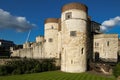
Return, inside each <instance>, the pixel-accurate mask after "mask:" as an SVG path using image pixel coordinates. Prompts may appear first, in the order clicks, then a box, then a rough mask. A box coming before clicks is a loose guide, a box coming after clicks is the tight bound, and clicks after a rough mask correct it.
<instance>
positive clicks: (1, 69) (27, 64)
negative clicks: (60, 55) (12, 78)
mask: <svg viewBox="0 0 120 80" xmlns="http://www.w3.org/2000/svg"><path fill="white" fill-rule="evenodd" d="M54 62H55V60H54V59H43V60H35V59H20V60H14V61H8V62H7V63H6V64H5V65H4V66H0V75H8V74H25V73H37V72H44V71H51V70H56V69H57V68H56V66H55V64H54Z"/></svg>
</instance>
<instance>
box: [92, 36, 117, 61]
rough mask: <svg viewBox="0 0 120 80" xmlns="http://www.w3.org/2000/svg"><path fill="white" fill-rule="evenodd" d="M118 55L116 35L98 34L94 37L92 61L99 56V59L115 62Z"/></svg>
mask: <svg viewBox="0 0 120 80" xmlns="http://www.w3.org/2000/svg"><path fill="white" fill-rule="evenodd" d="M117 54H118V35H117V34H99V35H94V59H95V56H97V55H98V56H99V58H100V59H102V60H105V61H109V62H116V61H117Z"/></svg>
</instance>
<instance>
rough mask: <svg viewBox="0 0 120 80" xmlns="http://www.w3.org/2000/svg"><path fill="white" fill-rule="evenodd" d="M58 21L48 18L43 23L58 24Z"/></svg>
mask: <svg viewBox="0 0 120 80" xmlns="http://www.w3.org/2000/svg"><path fill="white" fill-rule="evenodd" d="M58 20H59V19H58V18H48V19H46V20H45V22H44V23H45V24H46V23H58Z"/></svg>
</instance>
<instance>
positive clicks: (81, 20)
mask: <svg viewBox="0 0 120 80" xmlns="http://www.w3.org/2000/svg"><path fill="white" fill-rule="evenodd" d="M87 13H88V8H87V7H86V6H85V5H84V4H81V3H70V4H66V5H65V6H63V7H62V15H61V27H62V57H61V71H65V72H73V73H79V72H85V71H86V69H87V54H88V53H89V52H88V51H89V46H88V45H89V43H88V41H87V40H89V39H88V38H89V35H88V34H89V33H90V28H88V15H87Z"/></svg>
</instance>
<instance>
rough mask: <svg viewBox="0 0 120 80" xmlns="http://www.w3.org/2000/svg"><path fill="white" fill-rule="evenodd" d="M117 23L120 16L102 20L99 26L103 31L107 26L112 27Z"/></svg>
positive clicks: (119, 23)
mask: <svg viewBox="0 0 120 80" xmlns="http://www.w3.org/2000/svg"><path fill="white" fill-rule="evenodd" d="M118 25H120V16H117V17H115V18H111V19H109V20H106V21H104V22H103V23H102V25H101V26H100V27H101V31H103V32H104V31H106V30H108V29H109V28H113V27H115V26H118Z"/></svg>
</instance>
